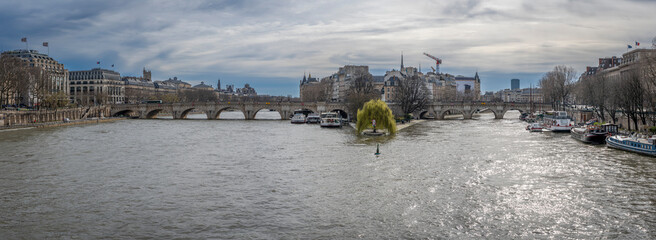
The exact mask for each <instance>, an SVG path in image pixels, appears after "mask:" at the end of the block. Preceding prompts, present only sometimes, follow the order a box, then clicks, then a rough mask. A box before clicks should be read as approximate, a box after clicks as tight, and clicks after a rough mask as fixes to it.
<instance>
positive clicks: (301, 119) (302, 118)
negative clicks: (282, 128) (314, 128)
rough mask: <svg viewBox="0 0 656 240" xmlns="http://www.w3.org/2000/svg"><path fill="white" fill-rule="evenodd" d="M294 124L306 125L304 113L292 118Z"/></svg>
mask: <svg viewBox="0 0 656 240" xmlns="http://www.w3.org/2000/svg"><path fill="white" fill-rule="evenodd" d="M292 123H297V124H298V123H305V115H304V114H302V113H297V114H294V116H293V117H292Z"/></svg>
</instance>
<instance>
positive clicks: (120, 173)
mask: <svg viewBox="0 0 656 240" xmlns="http://www.w3.org/2000/svg"><path fill="white" fill-rule="evenodd" d="M226 114H236V115H238V114H241V112H226ZM263 114H264V116H263V117H264V118H272V119H276V118H279V116H280V115H279V114H278V113H277V112H263ZM204 116H205V115H204V114H202V113H201V114H192V115H190V116H189V118H192V119H193V118H200V119H204ZM242 116H243V115H242ZM221 118H223V115H222V116H221ZM493 118H494V117H493V116H492V115H491V114H482V115H481V116H480V118H479V119H476V120H451V121H427V122H424V123H421V124H417V125H414V126H411V127H408V128H406V129H404V130H403V131H401V132H400V133H399V134H397V135H396V136H391V137H382V138H367V137H358V136H356V135H355V134H354V130H353V129H352V128H349V127H345V128H342V129H322V128H320V127H319V126H317V125H292V124H290V123H289V121H207V120H126V121H119V122H115V123H107V124H98V125H84V126H72V127H61V128H49V129H31V130H24V131H12V132H0V152H1V153H2V155H1V156H0V206H1V208H0V216H2V217H0V236H3V238H37V239H42V238H66V237H69V236H75V237H77V238H83V239H88V238H101V237H110V238H119V239H123V238H157V239H170V238H178V237H180V238H181V237H188V238H240V239H242V238H283V239H289V238H330V239H335V238H336V239H342V238H374V239H380V238H383V239H386V238H393V239H398V238H501V239H508V238H547V237H553V238H559V239H560V238H616V237H618V238H629V239H650V238H654V235H655V234H654V230H653V229H655V227H656V222H655V221H656V219H655V218H654V217H653V216H654V213H655V212H656V211H655V210H656V206H655V205H654V202H655V198H654V196H656V179H655V176H656V164H655V161H654V159H653V158H650V157H645V156H640V155H635V154H631V153H627V152H621V151H617V150H613V149H609V148H606V147H603V146H590V145H584V144H581V143H578V142H576V141H574V140H573V139H571V138H570V137H569V135H567V134H552V133H529V132H526V131H525V130H524V124H525V123H522V122H520V121H518V120H516V119H517V116H516V115H513V116H511V114H507V116H506V119H503V120H495V119H493ZM376 143H380V144H381V145H380V151H381V152H382V155H380V156H378V157H376V156H374V154H373V153H374V152H375V149H376Z"/></svg>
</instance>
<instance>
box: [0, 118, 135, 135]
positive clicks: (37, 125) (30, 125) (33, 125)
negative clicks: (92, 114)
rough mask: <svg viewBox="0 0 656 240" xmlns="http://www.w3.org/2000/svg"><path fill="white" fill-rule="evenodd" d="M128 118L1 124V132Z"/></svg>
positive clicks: (106, 121) (115, 119)
mask: <svg viewBox="0 0 656 240" xmlns="http://www.w3.org/2000/svg"><path fill="white" fill-rule="evenodd" d="M125 119H128V118H127V117H111V118H87V119H79V120H70V121H55V122H44V123H28V124H18V125H12V126H0V132H2V131H5V130H18V129H30V128H47V127H63V126H73V125H82V124H96V123H108V122H115V121H119V120H125Z"/></svg>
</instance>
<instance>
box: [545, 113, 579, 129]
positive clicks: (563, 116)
mask: <svg viewBox="0 0 656 240" xmlns="http://www.w3.org/2000/svg"><path fill="white" fill-rule="evenodd" d="M542 126H543V127H544V129H546V130H549V131H552V132H569V131H570V130H572V127H574V123H573V122H572V119H570V117H569V116H567V112H565V111H551V112H546V113H545V114H544V118H543V119H542Z"/></svg>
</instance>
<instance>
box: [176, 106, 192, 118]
mask: <svg viewBox="0 0 656 240" xmlns="http://www.w3.org/2000/svg"><path fill="white" fill-rule="evenodd" d="M194 109H196V108H193V107H192V108H187V109H185V110H182V112H180V117H179V119H187V115H189V113H190V112H191V111H193V110H194Z"/></svg>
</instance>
